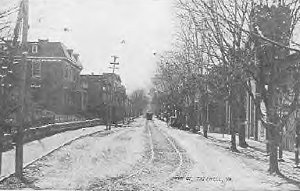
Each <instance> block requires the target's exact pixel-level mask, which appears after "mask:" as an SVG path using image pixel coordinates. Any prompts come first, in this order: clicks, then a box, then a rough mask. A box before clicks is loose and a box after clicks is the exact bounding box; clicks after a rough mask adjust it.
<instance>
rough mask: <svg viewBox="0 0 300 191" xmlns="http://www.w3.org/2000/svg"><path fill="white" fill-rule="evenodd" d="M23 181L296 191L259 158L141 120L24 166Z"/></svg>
mask: <svg viewBox="0 0 300 191" xmlns="http://www.w3.org/2000/svg"><path fill="white" fill-rule="evenodd" d="M25 179H26V184H25V186H23V187H26V188H32V189H59V190H64V189H68V190H70V189H71V190H74V189H83V190H155V191H156V190H178V191H181V190H186V191H193V190H299V187H297V186H296V185H293V184H291V183H288V182H287V181H286V180H284V179H282V178H279V177H275V176H270V175H268V174H267V173H266V170H265V169H262V168H261V164H260V162H259V161H257V160H254V159H247V158H244V157H240V156H237V155H235V154H233V153H231V152H229V151H227V150H224V149H222V148H220V147H218V146H216V145H214V144H213V143H212V142H211V141H209V140H206V139H204V138H203V137H202V136H199V135H197V134H192V133H189V132H185V131H180V130H176V129H172V128H168V127H167V126H166V124H165V123H164V122H161V121H158V120H154V122H151V121H149V122H146V121H145V120H144V119H142V118H140V119H137V120H136V121H135V122H134V123H132V124H131V125H130V127H126V128H117V129H113V130H112V131H102V132H99V133H97V134H94V135H92V136H89V137H84V138H82V139H79V140H76V141H74V142H72V143H71V144H70V145H66V146H65V147H62V148H61V149H58V150H56V151H55V152H53V153H51V154H50V155H47V156H46V157H43V158H42V159H40V160H38V161H36V162H34V163H33V164H31V165H30V166H28V167H27V168H26V169H25ZM8 183H9V180H8V181H7V182H6V183H5V182H4V183H3V185H5V184H6V185H7V186H10V188H17V187H14V186H13V185H8ZM3 185H2V186H3ZM7 188H8V187H7Z"/></svg>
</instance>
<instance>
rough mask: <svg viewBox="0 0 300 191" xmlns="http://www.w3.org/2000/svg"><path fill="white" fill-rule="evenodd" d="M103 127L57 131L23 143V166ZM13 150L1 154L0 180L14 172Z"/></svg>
mask: <svg viewBox="0 0 300 191" xmlns="http://www.w3.org/2000/svg"><path fill="white" fill-rule="evenodd" d="M104 129H105V126H96V127H88V128H82V129H78V130H74V131H66V132H63V133H59V134H56V135H53V136H51V137H46V138H44V139H41V140H39V141H33V142H29V143H26V144H25V145H24V167H25V166H26V165H28V164H30V163H32V162H33V161H35V160H36V159H38V158H40V157H42V156H44V155H46V154H48V153H49V152H51V151H53V150H55V149H56V148H58V147H59V146H62V145H64V144H66V143H68V142H70V141H71V140H73V139H76V138H79V137H81V136H84V135H88V134H91V133H94V132H97V131H101V130H104ZM15 152H16V151H15V149H12V150H9V151H7V152H4V153H3V154H2V172H1V176H0V180H3V179H4V178H5V177H7V176H9V175H11V174H13V173H14V171H15Z"/></svg>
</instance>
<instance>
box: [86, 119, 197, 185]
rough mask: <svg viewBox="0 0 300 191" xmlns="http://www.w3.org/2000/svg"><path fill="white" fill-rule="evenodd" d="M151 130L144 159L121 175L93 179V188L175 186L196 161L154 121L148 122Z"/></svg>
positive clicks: (147, 131) (146, 126)
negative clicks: (178, 179)
mask: <svg viewBox="0 0 300 191" xmlns="http://www.w3.org/2000/svg"><path fill="white" fill-rule="evenodd" d="M144 133H145V134H148V142H147V144H146V147H145V148H146V149H145V153H144V155H143V160H142V161H140V162H139V163H137V164H136V165H135V166H133V168H132V169H130V170H129V171H127V172H125V173H123V174H121V175H120V176H117V177H110V178H108V179H106V180H98V182H97V181H95V182H93V184H91V186H90V187H89V189H92V190H171V189H172V186H173V185H175V184H176V182H177V179H176V177H184V176H185V175H186V174H187V171H188V169H189V168H190V167H191V165H192V161H191V160H190V159H189V158H188V157H187V155H186V153H185V151H184V150H183V149H182V148H180V147H178V145H177V144H176V143H175V142H174V140H173V139H172V138H170V137H169V136H168V135H167V134H166V133H164V132H162V131H161V130H160V128H159V127H157V126H156V125H155V124H154V123H153V122H151V121H149V122H148V123H147V124H146V125H145V131H144Z"/></svg>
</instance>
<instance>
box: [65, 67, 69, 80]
mask: <svg viewBox="0 0 300 191" xmlns="http://www.w3.org/2000/svg"><path fill="white" fill-rule="evenodd" d="M68 76H69V68H67V67H66V68H65V79H67V78H68Z"/></svg>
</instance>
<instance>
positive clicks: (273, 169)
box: [268, 125, 280, 174]
mask: <svg viewBox="0 0 300 191" xmlns="http://www.w3.org/2000/svg"><path fill="white" fill-rule="evenodd" d="M268 131H269V140H268V142H269V151H270V157H269V159H270V162H269V170H268V171H269V172H270V174H272V173H276V174H280V171H279V167H278V148H277V147H278V144H277V142H278V140H276V139H277V133H278V132H277V129H276V127H275V126H274V125H269V127H268Z"/></svg>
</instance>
